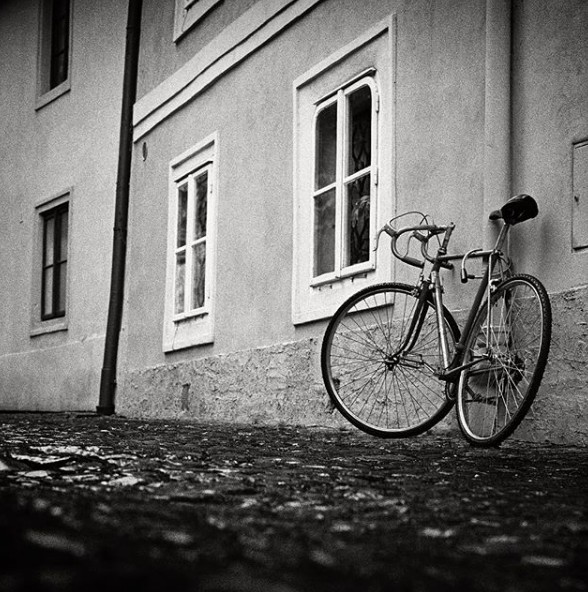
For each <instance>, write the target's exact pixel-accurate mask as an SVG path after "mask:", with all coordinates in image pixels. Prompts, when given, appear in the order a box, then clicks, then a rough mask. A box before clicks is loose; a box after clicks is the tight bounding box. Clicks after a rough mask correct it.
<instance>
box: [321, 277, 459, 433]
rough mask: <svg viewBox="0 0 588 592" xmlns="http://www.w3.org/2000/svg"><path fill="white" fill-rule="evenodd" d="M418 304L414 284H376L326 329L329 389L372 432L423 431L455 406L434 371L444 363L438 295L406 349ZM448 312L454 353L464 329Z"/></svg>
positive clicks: (354, 298) (353, 419)
mask: <svg viewBox="0 0 588 592" xmlns="http://www.w3.org/2000/svg"><path fill="white" fill-rule="evenodd" d="M416 304H417V298H416V296H415V292H414V288H413V287H411V286H408V285H404V284H381V285H377V286H372V287H369V288H366V289H364V290H362V291H360V292H358V293H357V294H356V295H354V296H352V297H351V298H350V299H349V300H347V301H346V302H345V303H344V304H343V305H342V306H341V307H340V308H339V310H338V311H337V312H336V313H335V315H334V316H333V318H332V319H331V322H330V323H329V325H328V327H327V330H326V332H325V336H324V339H323V345H322V351H321V366H322V373H323V380H324V382H325V386H326V388H327V392H328V393H329V396H330V397H331V400H332V401H333V403H334V404H335V406H336V407H337V409H338V410H339V411H340V412H341V413H342V414H343V415H344V416H345V417H346V418H347V419H348V420H349V421H350V422H351V423H353V424H354V425H355V426H357V427H358V428H360V429H362V430H363V431H365V432H367V433H369V434H372V435H376V436H380V437H405V436H411V435H416V434H419V433H421V432H424V431H425V430H427V429H429V428H430V427H431V426H433V425H434V424H435V423H437V422H438V421H440V420H441V419H442V418H443V417H444V416H445V415H446V414H447V413H448V411H449V410H450V409H451V407H452V405H453V402H451V401H449V400H448V399H447V397H446V395H445V388H446V385H445V384H444V383H442V382H440V381H439V380H438V379H437V378H436V376H435V371H436V370H438V369H439V368H440V367H442V365H443V362H442V356H441V351H440V345H439V338H438V333H437V321H436V312H435V308H434V304H433V302H432V301H430V302H429V303H428V306H427V309H426V313H425V315H424V318H423V321H422V326H421V329H420V333H419V334H418V336H417V337H416V338H414V339H411V340H410V343H411V345H410V346H409V347H405V348H404V350H403V348H402V344H403V343H404V344H405V346H406V344H407V341H406V338H407V332H408V329H409V326H410V321H411V319H412V317H413V315H414V311H415V307H416ZM444 318H445V326H446V333H447V339H448V347H449V352H450V355H452V354H453V351H454V346H455V342H456V341H457V339H458V338H459V330H458V328H457V325H456V323H455V321H454V319H453V317H452V316H451V314H450V313H449V312H448V311H447V310H446V309H444Z"/></svg>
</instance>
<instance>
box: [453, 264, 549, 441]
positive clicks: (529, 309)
mask: <svg viewBox="0 0 588 592" xmlns="http://www.w3.org/2000/svg"><path fill="white" fill-rule="evenodd" d="M550 341H551V307H550V304H549V297H548V295H547V292H546V290H545V288H544V287H543V284H541V282H540V281H539V280H538V279H536V278H534V277H532V276H529V275H515V276H512V277H510V278H508V279H507V280H505V281H503V282H502V283H500V284H499V285H498V287H497V288H496V290H495V291H494V292H493V294H492V295H491V298H490V310H488V302H486V303H484V305H483V306H482V307H481V308H480V310H479V311H478V314H477V316H476V320H475V321H474V324H473V325H472V329H471V331H470V333H469V336H468V338H467V339H466V342H465V348H466V349H465V355H464V360H463V361H464V363H465V364H467V363H469V362H471V361H475V360H476V359H478V360H479V363H478V364H475V365H473V366H472V367H471V368H469V369H468V370H465V371H463V372H462V374H461V377H460V381H459V386H458V392H457V417H458V421H459V426H460V428H461V431H462V432H463V434H464V436H465V437H466V439H467V440H468V441H469V442H470V443H472V444H474V445H477V446H496V445H498V444H500V442H502V441H503V440H505V439H506V438H507V437H508V436H510V435H511V434H512V433H513V431H514V430H515V429H516V428H517V426H518V425H519V424H520V422H521V421H522V419H523V418H524V417H525V414H526V413H527V411H528V410H529V408H530V407H531V404H532V403H533V400H534V398H535V395H536V394H537V391H538V389H539V385H540V384H541V379H542V378H543V372H544V370H545V365H546V364H547V357H548V355H549V345H550Z"/></svg>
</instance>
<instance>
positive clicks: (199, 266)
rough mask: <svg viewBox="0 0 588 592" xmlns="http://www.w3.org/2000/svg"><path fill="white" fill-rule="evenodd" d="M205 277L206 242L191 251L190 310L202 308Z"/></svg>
mask: <svg viewBox="0 0 588 592" xmlns="http://www.w3.org/2000/svg"><path fill="white" fill-rule="evenodd" d="M205 277H206V242H201V243H198V244H197V245H195V246H194V247H193V251H192V308H193V309H194V308H201V307H202V306H204V289H205Z"/></svg>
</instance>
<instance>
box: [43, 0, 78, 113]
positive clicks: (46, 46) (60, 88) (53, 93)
mask: <svg viewBox="0 0 588 592" xmlns="http://www.w3.org/2000/svg"><path fill="white" fill-rule="evenodd" d="M52 8H53V1H52V0H39V34H38V47H37V99H36V104H35V109H40V108H41V107H44V106H45V105H47V104H48V103H51V102H52V101H54V100H55V99H57V98H58V97H60V96H61V95H63V94H65V93H67V92H69V91H70V90H71V68H72V46H73V16H74V15H73V12H74V1H73V0H70V2H69V33H68V34H69V42H68V58H67V63H68V66H67V77H66V79H65V80H64V81H63V82H61V83H60V84H58V85H57V86H55V87H53V88H49V83H48V78H49V76H50V62H51V24H52V23H51V14H52Z"/></svg>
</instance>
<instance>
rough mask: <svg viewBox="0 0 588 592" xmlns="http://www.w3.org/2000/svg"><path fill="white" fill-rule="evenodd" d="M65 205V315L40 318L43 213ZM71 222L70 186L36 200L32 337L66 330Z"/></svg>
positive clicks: (68, 302) (70, 271) (71, 199)
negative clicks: (66, 208) (38, 200)
mask: <svg viewBox="0 0 588 592" xmlns="http://www.w3.org/2000/svg"><path fill="white" fill-rule="evenodd" d="M63 204H67V206H68V214H67V226H68V228H67V253H68V256H67V276H66V285H65V302H66V305H65V315H64V316H61V317H54V318H50V319H47V320H43V319H42V311H41V300H42V296H41V292H42V285H43V281H42V267H43V231H44V216H45V214H46V213H47V212H49V211H51V210H54V209H55V208H58V207H60V206H62V205H63ZM72 221H73V189H72V188H71V187H68V188H67V189H64V190H63V191H60V192H59V193H56V194H55V195H52V196H51V197H49V198H48V199H45V200H43V201H41V202H39V203H38V204H37V205H36V206H35V221H34V241H33V245H34V256H33V270H32V290H31V303H32V306H31V329H30V335H31V337H36V336H38V335H44V334H45V333H55V332H57V331H67V329H68V325H69V313H70V309H71V298H70V285H71V277H72V259H73V257H72V249H71V243H72Z"/></svg>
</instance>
